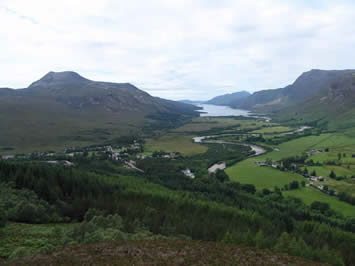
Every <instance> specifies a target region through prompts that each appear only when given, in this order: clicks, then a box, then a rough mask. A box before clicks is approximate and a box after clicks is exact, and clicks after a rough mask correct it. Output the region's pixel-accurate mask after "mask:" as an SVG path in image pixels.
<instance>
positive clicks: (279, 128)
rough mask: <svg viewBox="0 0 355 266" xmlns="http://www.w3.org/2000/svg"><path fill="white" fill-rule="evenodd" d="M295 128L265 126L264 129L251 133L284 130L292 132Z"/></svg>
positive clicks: (281, 131) (270, 132)
mask: <svg viewBox="0 0 355 266" xmlns="http://www.w3.org/2000/svg"><path fill="white" fill-rule="evenodd" d="M292 130H293V129H292V128H290V127H285V126H274V127H264V128H262V129H258V130H254V131H252V132H251V133H256V134H272V133H283V132H290V131H292Z"/></svg>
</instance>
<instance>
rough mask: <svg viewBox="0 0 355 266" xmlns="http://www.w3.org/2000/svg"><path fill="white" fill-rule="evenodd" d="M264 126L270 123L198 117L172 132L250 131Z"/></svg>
mask: <svg viewBox="0 0 355 266" xmlns="http://www.w3.org/2000/svg"><path fill="white" fill-rule="evenodd" d="M265 125H271V124H270V123H265V122H261V121H257V120H254V119H250V120H237V119H234V118H220V117H198V118H194V119H193V120H192V121H191V122H190V123H187V124H185V125H183V126H182V127H179V128H177V129H175V130H174V132H177V133H186V132H202V131H209V130H212V129H218V128H221V129H222V131H224V130H225V129H226V128H228V127H229V128H231V127H236V128H238V129H240V130H246V129H249V130H252V129H256V128H259V127H262V126H265Z"/></svg>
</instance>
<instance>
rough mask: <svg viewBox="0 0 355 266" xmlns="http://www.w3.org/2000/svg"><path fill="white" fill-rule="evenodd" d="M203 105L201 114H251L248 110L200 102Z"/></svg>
mask: <svg viewBox="0 0 355 266" xmlns="http://www.w3.org/2000/svg"><path fill="white" fill-rule="evenodd" d="M197 106H199V107H202V108H203V109H202V110H199V112H202V113H201V114H200V116H249V115H250V112H249V111H247V110H241V109H233V108H231V107H229V106H220V105H213V104H198V105H197Z"/></svg>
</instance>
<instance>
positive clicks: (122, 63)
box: [0, 0, 355, 99]
mask: <svg viewBox="0 0 355 266" xmlns="http://www.w3.org/2000/svg"><path fill="white" fill-rule="evenodd" d="M354 11H355V4H353V3H352V2H351V1H345V0H344V1H336V2H335V1H314V0H313V1H281V0H260V1H241V0H240V1H237V0H234V1H233V0H225V1H204V0H195V1H187V0H185V1H182V0H169V1H165V0H151V1H138V0H130V1H123V0H120V1H114V0H100V1H93V0H92V1H90V0H88V1H84V2H83V1H79V0H71V1H69V0H61V1H60V2H53V1H44V0H32V1H25V0H2V1H0V19H1V21H2V27H0V50H1V51H2V52H1V53H0V71H1V73H2V75H1V76H0V86H8V87H15V88H19V87H26V86H28V84H30V83H31V82H32V81H34V80H36V79H38V78H40V77H41V76H42V75H44V74H45V73H46V72H48V71H51V70H52V71H62V70H74V71H77V72H79V73H80V74H82V75H84V76H86V77H88V78H91V79H94V80H107V81H114V82H131V83H133V84H135V85H137V86H138V87H140V88H142V89H146V90H147V91H148V92H150V93H151V94H153V95H157V96H162V97H166V98H172V99H181V98H192V99H207V98H210V97H212V96H215V95H218V94H222V93H226V92H232V91H237V90H249V91H256V90H259V89H262V88H277V87H282V86H285V85H287V84H289V83H291V82H292V81H293V80H294V79H295V78H296V77H297V76H298V75H299V74H300V73H301V72H303V71H307V70H309V69H311V68H322V69H342V68H352V67H353V65H352V62H354V61H355V60H354V59H355V54H354V53H353V52H352V50H353V47H354V44H355V34H354V31H355V28H354V27H353V26H352V20H353V14H354Z"/></svg>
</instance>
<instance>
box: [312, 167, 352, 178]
mask: <svg viewBox="0 0 355 266" xmlns="http://www.w3.org/2000/svg"><path fill="white" fill-rule="evenodd" d="M307 169H308V172H309V173H312V171H316V174H317V176H323V177H326V178H327V177H329V174H330V172H331V171H334V173H335V174H336V175H337V176H348V177H351V176H352V175H354V174H355V173H354V169H352V168H351V169H347V168H345V167H342V166H336V165H323V166H307Z"/></svg>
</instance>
